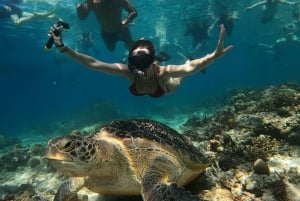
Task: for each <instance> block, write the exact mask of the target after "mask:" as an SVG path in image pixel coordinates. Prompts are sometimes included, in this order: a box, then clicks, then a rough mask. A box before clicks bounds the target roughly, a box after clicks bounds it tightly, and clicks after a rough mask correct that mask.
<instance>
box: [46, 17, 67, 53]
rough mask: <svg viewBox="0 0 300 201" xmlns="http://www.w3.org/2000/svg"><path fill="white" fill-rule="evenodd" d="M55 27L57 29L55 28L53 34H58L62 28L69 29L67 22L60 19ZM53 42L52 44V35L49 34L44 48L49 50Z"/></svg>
mask: <svg viewBox="0 0 300 201" xmlns="http://www.w3.org/2000/svg"><path fill="white" fill-rule="evenodd" d="M56 27H57V29H55V30H54V32H53V33H54V35H55V36H58V35H59V34H60V32H61V31H62V30H63V29H70V26H69V24H68V23H66V22H64V21H61V20H59V21H58V22H56ZM53 44H54V39H53V37H52V36H50V37H49V38H48V41H47V42H46V44H45V49H46V50H50V49H51V48H52V46H53Z"/></svg>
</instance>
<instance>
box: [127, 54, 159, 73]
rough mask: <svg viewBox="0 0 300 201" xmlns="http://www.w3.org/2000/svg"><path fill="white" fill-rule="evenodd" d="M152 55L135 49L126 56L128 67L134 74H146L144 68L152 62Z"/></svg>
mask: <svg viewBox="0 0 300 201" xmlns="http://www.w3.org/2000/svg"><path fill="white" fill-rule="evenodd" d="M153 61H154V56H153V55H151V54H147V53H146V52H145V51H137V52H136V53H134V54H133V55H131V56H129V57H128V68H129V69H130V70H131V71H132V72H133V73H135V74H138V75H142V76H147V74H146V69H147V68H148V67H149V66H150V65H151V64H152V63H153Z"/></svg>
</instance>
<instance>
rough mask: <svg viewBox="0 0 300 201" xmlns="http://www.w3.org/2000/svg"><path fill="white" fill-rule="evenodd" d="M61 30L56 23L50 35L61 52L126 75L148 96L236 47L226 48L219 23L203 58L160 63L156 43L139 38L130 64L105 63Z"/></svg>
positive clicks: (136, 89) (137, 92)
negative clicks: (80, 48)
mask: <svg viewBox="0 0 300 201" xmlns="http://www.w3.org/2000/svg"><path fill="white" fill-rule="evenodd" d="M61 30H62V27H61V26H59V25H57V24H54V25H53V27H52V28H51V29H50V31H49V34H48V36H49V37H50V38H53V42H54V44H55V46H56V48H57V49H58V50H59V51H60V52H61V53H63V54H65V55H67V56H69V57H71V58H72V59H73V60H75V61H77V62H78V63H80V64H82V65H84V66H86V67H88V68H89V69H91V70H96V71H100V72H102V73H107V74H110V75H119V76H123V77H125V78H127V79H128V80H129V82H130V87H129V91H130V92H131V94H132V95H135V96H144V95H148V96H151V97H155V98H157V97H161V96H163V95H164V94H169V93H172V92H174V91H175V90H176V89H177V87H179V86H180V85H181V82H182V80H183V78H184V77H186V76H187V75H192V74H195V73H197V72H201V71H203V70H204V69H205V68H206V67H207V66H208V65H209V64H211V63H212V62H213V61H215V60H216V59H218V58H220V57H222V56H223V55H225V54H227V53H228V52H229V51H230V50H232V48H233V46H232V45H230V46H228V47H225V48H224V37H225V28H224V26H223V25H220V34H219V41H218V44H217V47H216V49H215V50H214V51H213V52H212V53H210V54H207V55H206V56H204V57H201V58H198V59H194V60H188V61H187V62H186V63H184V64H181V65H167V66H160V65H159V62H158V61H157V59H156V56H155V47H154V45H153V43H152V42H151V41H149V40H146V39H140V40H138V41H136V42H135V43H134V44H133V45H132V47H131V49H130V50H129V55H128V65H126V64H123V63H106V62H104V61H100V60H97V59H96V58H94V57H91V56H88V55H86V54H82V53H80V52H77V51H74V50H72V49H71V48H69V47H68V46H65V45H64V43H63V40H62V31H61Z"/></svg>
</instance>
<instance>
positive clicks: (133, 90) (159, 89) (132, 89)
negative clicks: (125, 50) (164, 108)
mask: <svg viewBox="0 0 300 201" xmlns="http://www.w3.org/2000/svg"><path fill="white" fill-rule="evenodd" d="M155 77H156V76H155ZM136 79H137V75H136V76H135V78H134V81H133V83H132V85H130V87H129V91H130V92H131V94H132V95H134V96H145V95H149V96H151V97H152V98H159V97H161V96H163V95H164V94H165V91H164V90H163V88H162V87H161V86H160V85H159V82H158V80H157V77H156V82H157V88H156V90H155V92H154V93H153V94H140V93H139V92H138V91H137V89H136Z"/></svg>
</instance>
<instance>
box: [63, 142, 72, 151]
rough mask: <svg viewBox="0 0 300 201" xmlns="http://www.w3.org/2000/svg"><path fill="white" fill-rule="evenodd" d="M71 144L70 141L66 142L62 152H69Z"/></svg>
mask: <svg viewBox="0 0 300 201" xmlns="http://www.w3.org/2000/svg"><path fill="white" fill-rule="evenodd" d="M72 144H73V143H72V141H69V142H67V143H66V144H65V146H64V150H65V151H70V149H72Z"/></svg>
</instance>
